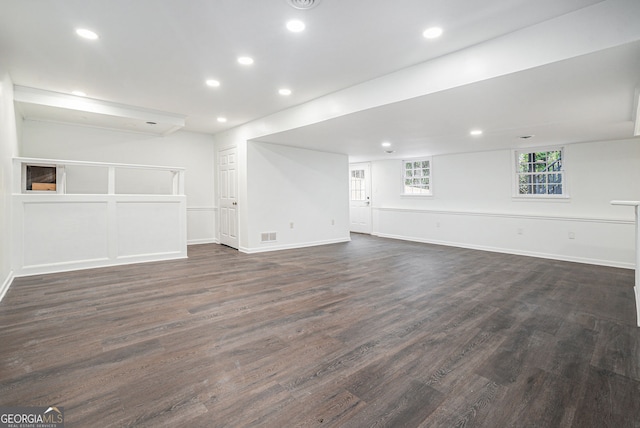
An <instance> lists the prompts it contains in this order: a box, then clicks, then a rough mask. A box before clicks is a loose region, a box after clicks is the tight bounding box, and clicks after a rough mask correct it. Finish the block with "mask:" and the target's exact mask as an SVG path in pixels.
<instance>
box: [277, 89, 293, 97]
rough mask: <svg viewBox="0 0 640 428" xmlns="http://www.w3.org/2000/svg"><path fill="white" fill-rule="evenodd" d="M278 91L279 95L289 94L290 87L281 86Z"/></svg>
mask: <svg viewBox="0 0 640 428" xmlns="http://www.w3.org/2000/svg"><path fill="white" fill-rule="evenodd" d="M278 93H279V94H280V95H285V96H286V95H291V89H287V88H282V89H279V90H278Z"/></svg>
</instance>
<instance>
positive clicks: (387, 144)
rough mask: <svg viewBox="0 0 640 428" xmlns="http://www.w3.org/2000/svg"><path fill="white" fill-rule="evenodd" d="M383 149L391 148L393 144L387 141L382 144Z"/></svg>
mask: <svg viewBox="0 0 640 428" xmlns="http://www.w3.org/2000/svg"><path fill="white" fill-rule="evenodd" d="M382 147H391V143H390V142H388V141H385V142H384V143H382Z"/></svg>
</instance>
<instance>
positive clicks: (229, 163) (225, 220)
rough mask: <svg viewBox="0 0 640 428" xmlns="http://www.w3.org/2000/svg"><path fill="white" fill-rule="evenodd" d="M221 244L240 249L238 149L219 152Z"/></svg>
mask: <svg viewBox="0 0 640 428" xmlns="http://www.w3.org/2000/svg"><path fill="white" fill-rule="evenodd" d="M218 178H219V180H218V183H219V186H220V189H219V190H220V202H219V206H220V243H221V244H224V245H228V246H229V247H233V248H236V249H237V248H238V166H237V153H236V148H235V147H233V148H230V149H225V150H220V151H219V152H218Z"/></svg>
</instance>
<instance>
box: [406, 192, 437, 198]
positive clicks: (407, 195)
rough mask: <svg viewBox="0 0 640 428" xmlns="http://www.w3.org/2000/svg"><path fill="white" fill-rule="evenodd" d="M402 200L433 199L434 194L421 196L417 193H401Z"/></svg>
mask: <svg viewBox="0 0 640 428" xmlns="http://www.w3.org/2000/svg"><path fill="white" fill-rule="evenodd" d="M400 197H401V198H433V193H431V194H428V195H426V194H425V195H421V194H416V193H400Z"/></svg>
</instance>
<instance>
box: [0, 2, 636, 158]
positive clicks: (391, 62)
mask: <svg viewBox="0 0 640 428" xmlns="http://www.w3.org/2000/svg"><path fill="white" fill-rule="evenodd" d="M596 3H600V1H597V0H537V1H535V2H533V1H530V0H485V1H483V2H481V6H479V3H478V1H477V0H397V1H389V0H322V1H321V2H320V3H319V5H318V6H317V7H315V8H313V9H310V10H304V11H300V10H296V9H293V8H291V7H290V6H289V5H288V4H287V2H286V0H188V1H177V0H109V1H104V0H46V1H45V0H34V1H25V0H0V11H1V12H0V63H2V65H3V66H4V67H5V68H6V69H7V70H8V71H9V73H10V75H11V77H12V80H13V81H14V83H15V84H16V85H20V86H24V87H28V88H38V89H44V90H47V91H54V92H59V93H63V94H69V93H71V91H73V90H82V91H84V92H86V93H87V95H88V97H91V98H95V99H98V100H104V101H108V102H111V103H118V104H121V105H129V106H135V107H139V108H144V109H149V110H155V111H164V112H169V113H173V114H176V115H182V116H186V126H185V129H186V130H190V131H196V132H205V133H211V134H214V133H218V132H221V131H224V130H226V129H229V128H233V127H236V126H238V125H241V124H243V123H246V122H249V121H252V120H255V119H258V118H262V117H265V116H268V115H270V114H273V113H275V112H278V111H282V110H284V109H287V108H289V107H292V106H295V105H299V104H302V103H304V102H307V101H310V100H313V99H316V98H318V97H320V96H323V95H326V94H329V93H333V92H336V91H339V90H341V89H344V88H348V87H351V86H353V85H356V84H359V83H362V82H365V81H369V80H371V79H374V78H377V77H380V76H383V75H386V74H389V73H393V72H395V71H397V70H400V69H403V68H406V67H409V66H411V65H414V64H418V63H422V62H425V61H429V60H431V59H435V58H438V57H441V56H443V55H446V54H448V53H453V52H456V51H460V50H462V49H465V48H467V47H471V46H474V45H477V44H479V43H482V42H484V41H487V40H490V39H493V38H495V37H498V36H502V35H505V34H508V33H511V32H513V31H517V30H519V29H522V28H526V27H528V26H531V25H534V24H537V23H540V22H544V21H546V20H549V19H552V18H554V17H558V16H561V15H564V14H567V13H571V12H574V11H576V10H579V9H581V8H584V7H588V6H590V5H593V4H596ZM293 18H297V19H301V20H303V21H304V22H305V23H306V25H307V28H306V30H305V31H304V32H302V33H298V34H293V33H290V32H289V31H287V30H286V28H285V23H286V21H288V20H289V19H293ZM639 18H640V17H639ZM605 24H606V23H605ZM432 25H439V26H441V27H443V28H444V30H445V33H444V35H443V36H442V37H441V38H440V39H437V40H426V39H424V38H423V37H422V32H423V31H424V29H426V28H427V27H429V26H432ZM79 27H84V28H89V29H92V30H94V31H95V32H97V33H98V34H99V36H100V38H99V40H96V41H88V40H84V39H80V38H78V37H77V36H76V34H75V29H76V28H79ZM240 55H249V56H252V57H253V58H254V59H255V63H254V65H252V66H250V67H243V66H240V65H239V64H238V63H237V62H236V58H237V57H238V56H240ZM639 58H640V45H639V44H638V43H631V44H628V45H625V46H622V47H619V48H615V49H610V50H607V51H602V52H598V53H596V54H591V55H587V56H584V57H579V58H574V59H572V60H566V61H562V62H559V63H555V64H551V65H548V66H544V67H539V68H535V69H530V70H527V71H523V72H520V73H516V74H512V75H507V76H505V77H500V78H495V79H491V80H487V81H484V82H480V83H476V84H471V85H467V86H463V87H459V88H455V89H451V90H448V91H443V92H439V93H436V94H433V95H429V96H424V97H420V98H416V99H412V100H409V101H403V102H400V103H395V104H391V105H388V106H384V107H379V108H376V109H371V110H366V111H363V112H360V113H354V114H351V115H347V116H343V117H340V118H337V119H332V120H329V121H326V122H322V123H319V124H316V125H310V126H308V127H304V128H299V129H296V130H292V131H287V132H284V133H280V134H274V135H271V136H267V137H264V138H261V139H260V140H261V141H269V142H274V143H280V144H290V145H297V146H303V147H309V148H314V149H320V150H327V151H333V152H340V153H347V154H349V155H350V156H351V158H352V159H353V160H359V159H365V158H367V159H368V158H377V157H380V156H384V155H385V154H384V153H382V152H381V149H380V146H379V144H380V142H381V140H383V139H388V140H390V141H392V142H393V144H394V146H393V149H395V150H396V153H394V156H395V155H398V156H411V155H420V154H436V153H444V152H456V151H467V150H478V146H476V145H475V144H476V143H477V142H478V141H485V142H486V141H489V140H490V144H488V145H486V146H483V147H482V148H481V149H482V150H485V149H490V148H497V147H503V146H505V145H508V146H513V145H514V144H519V141H518V139H517V137H518V136H519V135H524V134H535V135H536V137H535V139H534V140H535V141H538V142H540V144H542V142H543V141H544V142H546V143H555V142H576V141H586V140H588V139H611V138H629V137H631V136H632V135H633V122H632V120H633V114H632V110H633V106H634V91H635V88H636V87H637V86H638V84H640V73H638V70H639V69H640V63H639ZM209 78H214V79H217V80H219V81H220V82H221V86H220V87H219V88H210V87H207V86H206V85H205V80H206V79H209ZM281 87H288V88H290V89H291V90H292V91H293V94H292V95H291V96H289V97H282V96H280V95H278V92H277V91H278V89H279V88H281ZM23 107H24V106H23ZM24 109H25V110H23V111H22V112H23V114H25V115H27V114H26V113H25V111H27V110H26V109H28V107H24ZM52 110H55V109H52V108H34V109H32V110H28V112H29V114H28V115H30V116H31V117H32V118H42V119H49V120H65V117H66V116H65V115H64V114H62V113H60V111H57V112H54V111H52ZM46 112H49V113H46ZM38 116H43V117H38ZM47 116H49V117H47ZM75 116H76V118H75V119H73V118H72V117H67V120H70V121H81V120H84V121H86V120H87V117H89V118H91V115H89V116H87V115H84V116H83V117H84V119H78V118H77V116H78V115H77V114H76V115H75ZM80 116H82V115H80ZM218 116H225V117H227V118H228V122H227V123H224V124H221V123H218V122H217V121H216V117H218ZM105 120H106V121H107V122H108V121H109V120H108V118H107V119H104V118H102V119H100V123H99V126H105V123H104V122H105ZM118 120H120V121H121V118H120V119H118ZM469 123H477V124H478V126H481V127H483V128H484V129H485V134H484V135H483V136H482V137H480V138H479V139H477V140H469V139H468V130H469V128H468V124H469ZM114 126H115V127H117V126H118V125H117V124H114ZM129 126H131V125H129ZM534 140H528V142H527V144H528V145H530V144H533V143H534ZM514 141H515V142H514ZM535 144H538V143H535Z"/></svg>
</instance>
